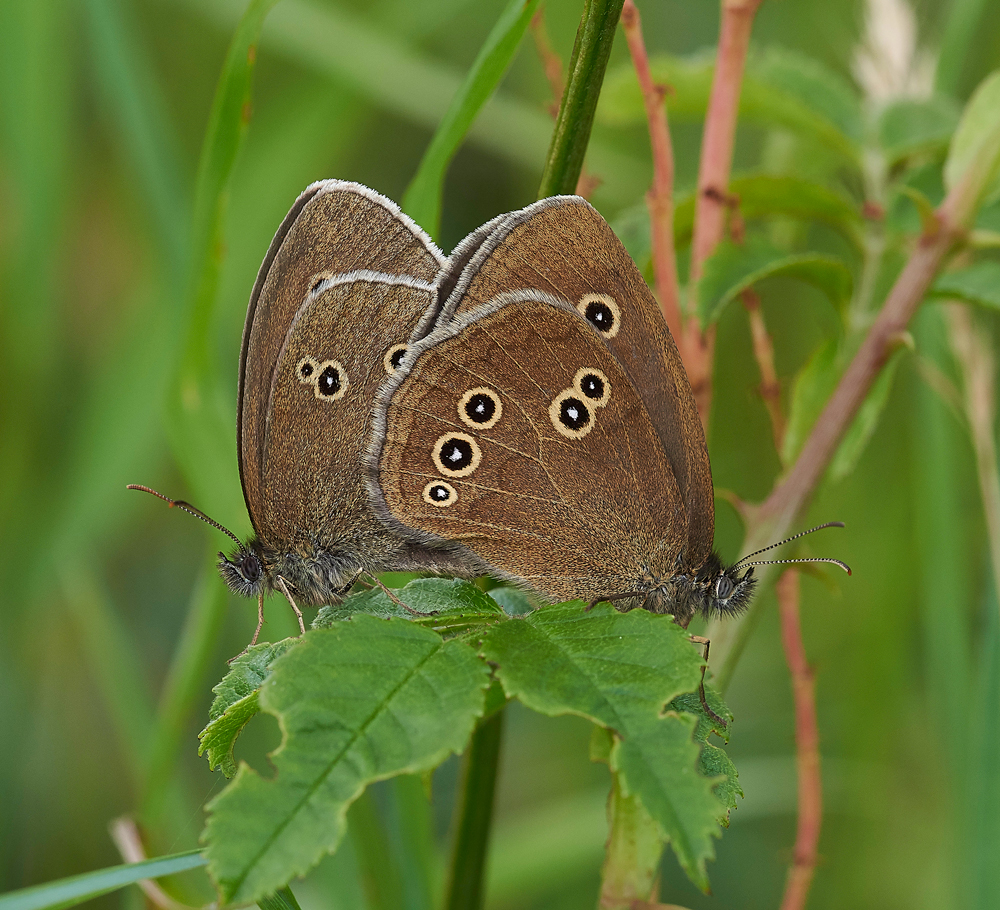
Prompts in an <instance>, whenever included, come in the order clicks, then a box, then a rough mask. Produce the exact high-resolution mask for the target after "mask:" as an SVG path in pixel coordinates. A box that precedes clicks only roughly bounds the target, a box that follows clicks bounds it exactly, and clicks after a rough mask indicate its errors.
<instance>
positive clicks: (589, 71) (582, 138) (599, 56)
mask: <svg viewBox="0 0 1000 910" xmlns="http://www.w3.org/2000/svg"><path fill="white" fill-rule="evenodd" d="M623 3H624V0H586V3H585V5H584V9H583V18H582V19H581V21H580V27H579V29H578V30H577V33H576V43H575V44H574V46H573V57H572V59H571V60H570V63H569V78H568V80H567V82H566V90H565V91H564V92H563V97H562V103H561V104H560V105H559V114H558V115H557V116H556V128H555V131H554V132H553V133H552V144H551V145H550V146H549V154H548V156H547V158H546V161H545V170H544V171H543V172H542V184H541V186H540V187H539V189H538V197H539V198H540V199H542V198H544V197H546V196H558V195H560V194H563V193H572V192H573V191H574V190H575V189H576V185H577V181H578V180H579V179H580V172H581V170H582V169H583V157H584V155H585V154H586V151H587V143H588V141H589V140H590V131H591V129H592V127H593V125H594V111H595V110H596V109H597V99H598V97H599V95H600V93H601V84H602V83H603V82H604V72H605V70H606V69H607V66H608V57H609V55H610V54H611V44H612V42H613V41H614V37H615V28H616V27H617V25H618V18H619V16H620V15H621V11H622V4H623Z"/></svg>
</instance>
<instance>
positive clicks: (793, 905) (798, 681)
mask: <svg viewBox="0 0 1000 910" xmlns="http://www.w3.org/2000/svg"><path fill="white" fill-rule="evenodd" d="M775 594H776V595H777V598H778V609H779V610H780V612H781V642H782V644H783V645H784V647H785V657H786V658H787V660H788V669H789V671H790V672H791V676H792V692H793V694H794V696H795V746H796V766H797V768H798V777H799V824H798V831H797V832H796V835H795V859H794V861H793V863H792V868H791V869H789V870H788V882H787V883H786V885H785V896H784V898H783V900H782V901H781V910H802V908H803V907H805V905H806V898H807V897H808V895H809V885H810V884H811V883H812V877H813V872H814V871H815V869H816V849H817V847H818V846H819V832H820V826H821V824H822V821H823V783H822V780H821V778H820V766H819V727H818V726H817V724H816V699H815V688H816V686H815V678H814V676H813V671H812V669H811V668H810V666H809V664H808V662H807V661H806V652H805V648H804V647H803V645H802V628H801V625H800V623H799V573H798V572H794V571H791V572H785V573H784V575H782V576H781V578H780V579H779V580H778V583H777V585H775Z"/></svg>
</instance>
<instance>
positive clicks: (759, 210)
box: [626, 174, 864, 251]
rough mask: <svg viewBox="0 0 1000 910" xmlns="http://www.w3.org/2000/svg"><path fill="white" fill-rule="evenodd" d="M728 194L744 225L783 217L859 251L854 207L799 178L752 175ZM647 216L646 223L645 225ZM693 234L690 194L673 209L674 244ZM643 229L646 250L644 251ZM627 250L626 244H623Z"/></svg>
mask: <svg viewBox="0 0 1000 910" xmlns="http://www.w3.org/2000/svg"><path fill="white" fill-rule="evenodd" d="M729 194H730V195H731V196H733V197H734V198H736V199H738V200H739V213H740V217H741V218H742V219H743V220H744V221H754V220H756V219H760V218H770V217H775V216H779V215H780V216H784V217H788V218H798V219H800V220H802V221H817V222H820V223H822V224H828V225H829V226H830V227H832V228H833V229H834V230H836V231H838V232H839V233H840V234H841V235H842V236H843V237H844V238H845V239H846V240H847V241H848V242H849V243H850V244H851V245H852V246H853V247H854V248H855V249H857V250H859V251H860V250H861V247H862V234H863V228H864V219H863V218H862V217H861V211H860V209H859V207H858V206H857V205H855V204H854V203H853V202H851V201H850V200H849V199H846V198H845V197H844V196H842V195H841V194H840V193H836V192H834V191H833V190H831V189H828V188H827V187H825V186H823V185H822V184H819V183H814V182H813V181H811V180H803V179H801V178H799V177H776V176H772V175H770V174H752V175H748V176H745V177H737V178H735V179H733V180H732V181H730V183H729ZM648 220H649V219H648V216H647V222H648ZM693 231H694V194H693V193H692V194H689V195H687V196H685V197H684V198H683V199H681V200H679V201H678V203H677V206H676V208H675V209H674V240H675V243H676V244H677V246H678V247H682V246H686V245H687V244H688V243H690V242H691V234H692V232H693ZM648 234H649V231H648V229H647V231H646V235H647V240H646V244H647V250H648V244H649V241H648ZM626 246H627V244H626Z"/></svg>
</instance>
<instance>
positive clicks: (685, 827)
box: [611, 713, 722, 891]
mask: <svg viewBox="0 0 1000 910" xmlns="http://www.w3.org/2000/svg"><path fill="white" fill-rule="evenodd" d="M696 726H697V720H696V718H694V717H692V716H691V715H689V714H674V713H670V714H667V715H666V716H665V717H662V718H660V719H659V721H658V722H656V723H649V724H647V725H644V726H643V727H642V729H641V730H630V731H629V732H628V733H627V734H626V735H625V736H624V737H622V738H621V739H619V740H618V741H617V742H616V743H615V746H614V748H613V749H612V751H611V769H612V770H613V771H616V772H618V774H619V779H620V780H621V782H622V789H623V791H624V792H625V794H626V795H633V796H638V797H639V799H640V801H641V802H642V805H643V806H644V807H645V808H646V811H648V812H649V814H650V815H651V816H652V817H653V819H655V821H656V823H657V824H658V825H659V827H660V831H661V834H662V836H663V839H664V840H665V841H669V842H670V846H671V847H672V848H673V851H674V853H675V854H676V856H677V861H678V862H679V863H680V864H681V868H683V869H684V871H685V872H686V873H687V876H688V878H690V879H691V881H692V882H694V884H695V885H697V886H698V887H699V888H701V889H702V890H703V891H707V890H708V874H707V872H706V869H705V864H706V862H707V861H708V860H710V859H714V857H715V848H714V846H713V844H712V838H715V837H718V836H719V816H720V815H721V814H722V805H721V803H720V802H719V799H718V798H717V797H716V795H715V794H714V793H713V792H712V791H713V788H714V787H715V786H716V785H717V784H719V783H720V781H719V780H718V779H712V778H706V777H702V776H701V775H700V774H699V773H698V772H697V769H698V768H699V765H700V761H701V758H700V756H701V745H700V744H699V743H698V742H697V741H696V740H695V739H694V730H695V727H696Z"/></svg>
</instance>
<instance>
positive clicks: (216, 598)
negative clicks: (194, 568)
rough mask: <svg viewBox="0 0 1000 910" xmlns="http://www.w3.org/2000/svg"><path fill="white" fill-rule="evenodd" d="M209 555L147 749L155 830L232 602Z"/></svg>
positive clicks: (150, 820)
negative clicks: (227, 609) (227, 610)
mask: <svg viewBox="0 0 1000 910" xmlns="http://www.w3.org/2000/svg"><path fill="white" fill-rule="evenodd" d="M206 555H207V557H208V558H207V559H206V561H205V565H204V567H203V568H202V571H201V575H200V576H199V578H198V582H197V584H196V586H195V590H194V594H193V595H192V598H191V608H190V609H189V611H188V614H187V616H186V617H185V620H184V630H183V631H182V633H181V638H180V641H179V642H178V644H177V647H176V649H175V650H174V654H173V658H172V660H171V664H170V671H169V673H168V675H167V681H166V684H165V685H164V687H163V693H162V695H161V696H160V705H159V709H158V711H157V718H156V725H155V728H154V730H153V731H152V744H151V746H150V748H149V750H148V752H149V756H148V760H147V762H146V766H145V775H144V778H145V779H144V781H143V790H144V793H143V796H142V799H141V808H140V812H141V815H142V818H143V821H144V822H145V823H146V824H147V825H149V826H151V827H152V826H155V825H156V824H157V823H158V822H159V821H160V818H161V816H162V813H163V808H164V800H165V799H166V797H167V795H168V793H169V784H170V780H171V776H172V774H173V772H174V766H175V763H176V761H177V756H178V754H179V753H180V750H181V747H182V745H183V743H184V737H185V735H186V734H188V733H189V729H188V727H189V723H188V722H189V721H190V720H191V716H192V713H193V709H194V707H195V705H196V704H197V702H198V699H199V698H200V696H201V695H202V694H203V692H204V691H205V688H206V686H205V682H206V677H207V676H208V668H209V661H210V660H211V658H212V655H213V653H214V646H215V643H216V641H217V640H218V637H219V631H220V629H221V627H222V623H223V620H224V619H225V616H226V607H227V606H228V603H229V598H228V597H227V596H226V595H227V589H226V587H225V586H224V585H223V584H221V583H220V580H219V577H218V575H217V573H216V568H215V560H216V556H215V553H214V552H213V551H209V552H208V553H207V554H206Z"/></svg>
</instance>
